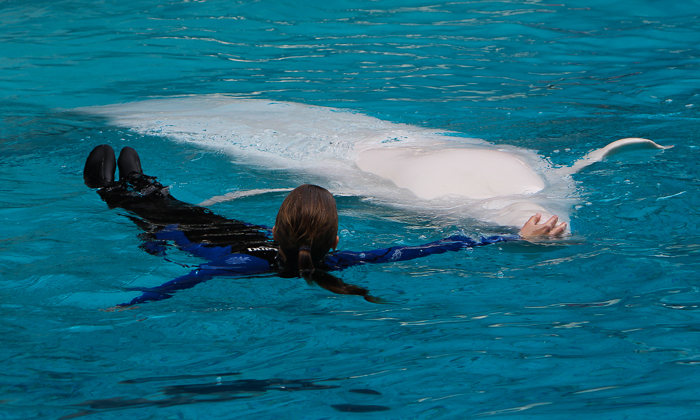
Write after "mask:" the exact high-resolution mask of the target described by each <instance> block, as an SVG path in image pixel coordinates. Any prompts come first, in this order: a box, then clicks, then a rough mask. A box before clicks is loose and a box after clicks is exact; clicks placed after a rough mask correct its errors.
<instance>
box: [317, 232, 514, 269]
mask: <svg viewBox="0 0 700 420" xmlns="http://www.w3.org/2000/svg"><path fill="white" fill-rule="evenodd" d="M517 240H520V236H518V235H496V236H489V237H487V238H481V240H478V241H477V240H475V239H473V238H470V237H468V236H464V235H454V236H450V237H449V238H445V239H440V240H439V241H435V242H430V243H428V244H425V245H418V246H394V247H391V248H383V249H375V250H373V251H366V252H353V251H338V252H333V253H330V254H328V255H327V256H326V258H325V259H324V260H323V262H324V264H325V265H326V268H327V269H328V270H331V271H337V270H343V269H345V268H348V267H352V266H354V265H360V264H367V263H385V262H393V261H407V260H413V259H416V258H421V257H426V256H428V255H433V254H442V253H445V252H448V251H459V250H460V249H465V248H474V247H477V246H484V245H491V244H494V243H496V242H509V241H517Z"/></svg>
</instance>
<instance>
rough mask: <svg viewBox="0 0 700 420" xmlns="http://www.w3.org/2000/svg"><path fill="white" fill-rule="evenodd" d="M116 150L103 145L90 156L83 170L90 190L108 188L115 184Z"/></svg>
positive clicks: (84, 178) (93, 150) (96, 148)
mask: <svg viewBox="0 0 700 420" xmlns="http://www.w3.org/2000/svg"><path fill="white" fill-rule="evenodd" d="M116 167H117V165H116V160H115V159H114V149H112V147H110V146H109V145H108V144H101V145H99V146H97V147H95V148H94V149H92V152H90V154H89V155H88V158H87V160H86V161H85V169H84V170H83V180H85V185H87V186H88V187H90V188H100V187H106V186H108V185H111V184H113V183H114V170H115V169H116Z"/></svg>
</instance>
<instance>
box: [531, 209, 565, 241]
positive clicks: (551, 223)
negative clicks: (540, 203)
mask: <svg viewBox="0 0 700 420" xmlns="http://www.w3.org/2000/svg"><path fill="white" fill-rule="evenodd" d="M541 218H542V215H541V214H539V213H537V214H536V215H534V216H532V217H531V218H530V219H529V220H528V221H527V222H526V223H525V226H523V228H522V229H520V236H522V237H523V238H526V237H528V236H542V235H548V236H561V235H563V234H564V231H565V230H566V223H565V222H564V223H560V224H559V225H557V222H558V221H559V217H558V216H552V217H550V218H549V220H547V221H546V222H544V223H542V224H538V223H539V222H540V219H541Z"/></svg>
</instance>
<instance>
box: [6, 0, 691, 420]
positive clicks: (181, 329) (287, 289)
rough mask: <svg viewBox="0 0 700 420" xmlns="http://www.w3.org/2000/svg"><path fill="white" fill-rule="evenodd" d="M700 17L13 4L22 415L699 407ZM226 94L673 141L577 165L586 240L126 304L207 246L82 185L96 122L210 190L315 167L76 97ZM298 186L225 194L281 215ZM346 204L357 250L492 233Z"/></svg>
mask: <svg viewBox="0 0 700 420" xmlns="http://www.w3.org/2000/svg"><path fill="white" fill-rule="evenodd" d="M699 16H700V3H698V2H697V1H692V2H675V3H668V2H659V1H650V0H649V1H636V2H635V1H621V2H608V1H589V2H574V1H566V2H564V3H557V4H549V3H543V2H539V1H507V2H442V3H431V2H426V1H424V0H423V1H402V2H398V1H332V2H326V3H322V4H320V5H319V4H318V3H314V2H303V3H300V2H294V3H291V2H272V1H257V2H255V1H240V2H231V1H206V2H205V1H198V2H195V1H181V2H169V3H165V2H161V3H159V2H152V1H143V0H142V1H138V2H137V1H132V0H123V1H120V2H114V1H103V2H82V1H32V2H27V1H4V2H1V3H0V22H1V25H0V52H1V55H0V67H1V72H2V73H1V74H2V77H1V78H0V95H1V96H0V97H1V99H2V101H1V102H0V109H1V110H2V113H1V114H0V116H1V117H0V157H2V161H3V164H2V165H1V166H0V179H1V180H2V182H1V184H0V220H2V232H3V235H2V242H1V245H0V249H1V252H0V334H1V335H0V336H1V337H2V338H1V340H2V345H1V346H0V360H2V371H1V373H0V403H1V404H2V405H0V417H2V418H11V419H27V418H56V419H59V418H75V417H78V416H82V415H85V416H88V418H99V419H112V418H115V419H116V418H124V417H129V418H139V419H151V418H152V419H161V418H162V419H170V418H173V419H179V418H183V419H190V418H256V419H257V418H260V419H268V418H269V419H272V418H309V419H317V418H318V419H320V418H355V417H361V418H381V419H405V418H419V419H429V418H443V419H461V418H471V417H476V418H538V419H539V418H551V419H559V418H574V419H591V418H596V419H598V418H600V419H623V418H624V419H646V418H654V419H655V418H659V417H660V416H666V417H668V418H679V419H686V418H687V419H693V418H697V417H698V413H700V405H699V403H700V401H699V400H698V398H697V395H696V389H697V388H696V387H698V386H699V385H700V381H699V380H698V377H700V376H699V375H698V371H697V369H698V366H699V365H700V338H699V336H698V331H700V322H698V310H699V307H700V306H699V305H700V288H699V287H698V283H699V281H698V280H699V279H698V275H697V272H698V268H699V267H698V265H699V264H698V255H699V253H700V235H699V234H698V228H697V226H698V223H699V222H700V216H699V214H698V208H700V203H699V202H698V201H699V199H698V195H697V192H696V188H697V186H698V184H699V183H700V182H699V180H698V175H697V174H698V173H700V168H699V167H698V166H699V165H698V152H699V149H698V147H699V144H698V143H699V141H698V140H699V138H698V134H697V133H698V131H699V130H698V129H700V123H699V119H698V109H699V108H700V96H699V95H700V89H699V88H698V86H699V83H700V76H698V75H699V74H700V72H699V71H698V70H700V69H699V67H700V59H699V58H698V57H699V56H700V51H699V50H698V47H697V45H698V41H700V37H699V35H698V33H700V21H699ZM204 94H224V95H232V96H235V97H237V98H253V99H263V100H274V101H289V102H297V103H303V104H308V105H318V106H330V107H336V108H344V109H348V110H351V111H353V112H360V113H363V114H366V115H369V116H373V117H377V118H381V119H383V120H387V121H391V122H395V123H406V124H410V125H414V126H419V127H425V128H430V129H436V130H450V131H454V132H458V133H462V134H463V135H465V136H472V137H479V138H482V139H485V140H488V141H492V142H497V143H505V144H510V145H514V146H519V147H524V148H528V149H533V150H536V151H538V152H539V153H541V154H542V155H544V156H547V157H549V158H550V159H551V161H552V163H553V164H555V165H565V164H569V163H571V162H572V161H574V160H575V159H576V158H578V157H580V156H582V155H584V154H585V153H587V152H588V151H590V150H592V149H594V148H598V147H602V146H604V145H605V144H607V143H609V142H610V141H612V140H615V139H618V138H622V137H645V138H650V139H653V140H654V141H656V142H658V143H660V144H663V145H675V147H674V148H673V149H669V150H666V151H663V152H656V153H646V152H645V153H642V152H639V153H634V154H631V155H626V156H624V157H619V158H614V159H610V160H608V161H605V162H600V163H597V164H595V165H593V166H590V167H588V168H586V169H584V170H583V171H582V172H581V173H579V174H577V175H575V176H574V180H575V181H576V183H577V186H578V191H579V194H580V195H581V200H580V204H579V205H577V206H575V208H574V209H572V212H571V217H572V226H573V227H574V231H573V235H572V237H571V239H569V240H566V241H562V242H559V243H553V244H539V245H536V244H527V243H514V244H507V245H503V246H500V247H499V246H492V247H486V248H481V249H476V250H474V251H473V252H468V253H467V252H464V253H458V254H443V255H439V256H435V257H431V258H428V259H423V260H416V261H411V262H404V263H396V264H385V265H378V266H367V267H363V268H361V269H355V270H349V271H346V272H343V273H342V278H343V279H344V280H345V281H347V282H350V283H356V284H359V285H362V286H364V287H367V288H369V289H370V290H371V291H372V293H373V294H374V295H376V296H380V297H382V298H384V299H386V300H388V301H390V302H391V303H390V304H387V305H374V304H370V303H367V302H365V301H364V300H362V299H359V298H355V297H348V296H337V295H332V294H330V293H328V292H326V291H324V290H321V289H318V288H312V287H310V286H308V285H306V284H305V282H303V281H301V280H295V279H278V278H275V277H256V278H221V279H216V280H212V281H209V282H207V283H205V284H202V285H199V286H197V287H196V288H194V289H190V290H186V291H182V292H180V293H178V294H177V295H176V296H175V297H174V298H172V299H169V300H167V301H162V302H154V303H149V304H145V305H142V306H140V307H138V308H134V309H132V310H126V311H109V310H107V308H110V307H112V306H113V305H115V304H117V303H121V302H124V301H126V300H128V299H129V298H131V297H133V293H132V292H128V291H126V288H128V287H143V286H151V285H157V284H160V283H163V282H165V281H167V280H170V279H172V278H175V277H177V276H179V275H182V274H184V273H186V272H188V271H189V269H188V268H186V267H183V265H188V264H189V265H191V264H196V263H197V260H196V259H195V258H193V257H191V256H188V255H185V254H183V253H178V252H174V251H173V252H171V253H170V255H169V258H168V259H163V258H160V257H154V256H151V255H148V254H146V253H144V252H143V251H141V250H140V249H139V248H138V245H139V244H140V240H139V238H138V237H137V234H138V229H137V228H136V227H135V226H134V225H133V223H132V222H130V221H129V220H128V219H127V218H126V217H124V214H123V212H120V211H118V210H109V209H107V207H106V205H104V203H102V202H101V201H100V200H99V198H98V197H97V196H96V194H95V193H94V192H92V191H90V190H88V189H87V188H86V187H85V186H84V185H83V183H82V166H83V163H84V158H85V156H86V155H87V153H88V152H89V150H90V149H91V148H92V147H93V146H94V145H96V144H100V143H109V144H112V145H113V146H114V147H115V148H117V149H118V148H120V147H122V146H124V145H130V146H133V147H135V148H137V149H138V150H139V152H140V153H141V154H142V159H143V163H144V167H145V168H147V172H149V173H152V174H155V175H158V176H159V178H160V179H161V180H162V181H163V182H164V183H167V184H171V185H173V194H175V195H176V196H177V197H178V198H181V199H183V200H187V201H190V202H195V203H196V202H200V201H203V200H205V199H207V198H210V197H212V196H216V195H221V194H225V193H227V192H230V191H231V190H232V189H235V188H237V189H241V190H248V189H255V188H285V187H292V186H295V185H297V184H299V183H301V182H306V181H308V180H310V179H309V175H307V174H304V173H300V172H296V171H287V170H284V169H271V168H269V167H265V166H262V165H257V164H250V163H249V162H245V161H242V160H238V159H236V158H232V157H231V156H230V155H226V154H224V153H223V152H221V151H217V150H214V149H202V148H199V147H197V146H196V145H193V144H187V143H176V142H173V141H170V140H169V139H168V138H164V137H159V136H153V135H142V134H138V133H136V132H134V131H133V130H129V129H128V128H126V127H121V126H116V125H114V124H112V123H111V122H110V121H109V120H106V119H104V118H100V117H96V116H90V115H86V114H84V113H77V112H75V111H74V110H75V109H76V108H79V107H91V106H97V105H109V104H116V103H123V102H131V101H141V100H146V99H151V98H163V97H166V98H167V97H172V96H183V95H204ZM333 122H334V121H332V120H331V121H328V124H333ZM455 141H456V142H459V141H460V139H459V137H455ZM311 180H313V179H311ZM283 197H284V193H271V194H265V195H260V196H252V197H247V198H242V199H239V200H235V201H233V202H229V203H222V204H219V205H217V206H216V207H213V208H214V209H215V210H216V211H217V212H220V213H222V214H226V215H228V216H231V217H236V218H240V219H243V220H246V221H250V222H254V223H261V224H272V223H273V221H274V216H275V213H276V210H277V208H278V206H279V204H280V203H281V200H282V199H283ZM338 205H339V211H340V217H341V220H340V228H341V237H342V238H341V247H343V248H345V249H352V250H360V249H367V248H373V247H377V246H383V245H394V244H405V243H408V244H414V243H422V242H426V241H430V240H435V239H439V238H441V237H444V236H446V235H448V234H450V233H451V232H453V231H454V230H455V229H458V228H463V229H465V230H466V231H467V232H475V231H476V229H484V228H487V227H485V226H483V224H480V223H479V222H478V221H474V222H473V224H468V223H466V222H465V224H461V225H455V224H454V223H451V222H446V221H445V219H444V218H442V217H439V216H436V215H435V214H433V213H431V212H430V211H428V210H420V209H418V210H415V209H414V210H412V211H409V210H407V209H405V208H396V207H392V206H387V205H381V204H377V203H376V202H374V201H372V200H367V199H366V197H364V196H362V195H357V196H341V197H338ZM488 229H491V230H496V231H498V230H499V229H500V228H498V227H488ZM503 229H504V230H505V228H503Z"/></svg>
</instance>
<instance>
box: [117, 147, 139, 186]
mask: <svg viewBox="0 0 700 420" xmlns="http://www.w3.org/2000/svg"><path fill="white" fill-rule="evenodd" d="M117 165H119V179H124V178H127V177H128V176H129V175H131V174H133V173H134V172H136V173H139V174H142V173H143V170H142V169H141V159H140V158H139V154H138V153H136V150H134V149H133V148H132V147H129V146H127V147H125V148H123V149H122V151H121V152H120V153H119V161H117Z"/></svg>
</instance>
